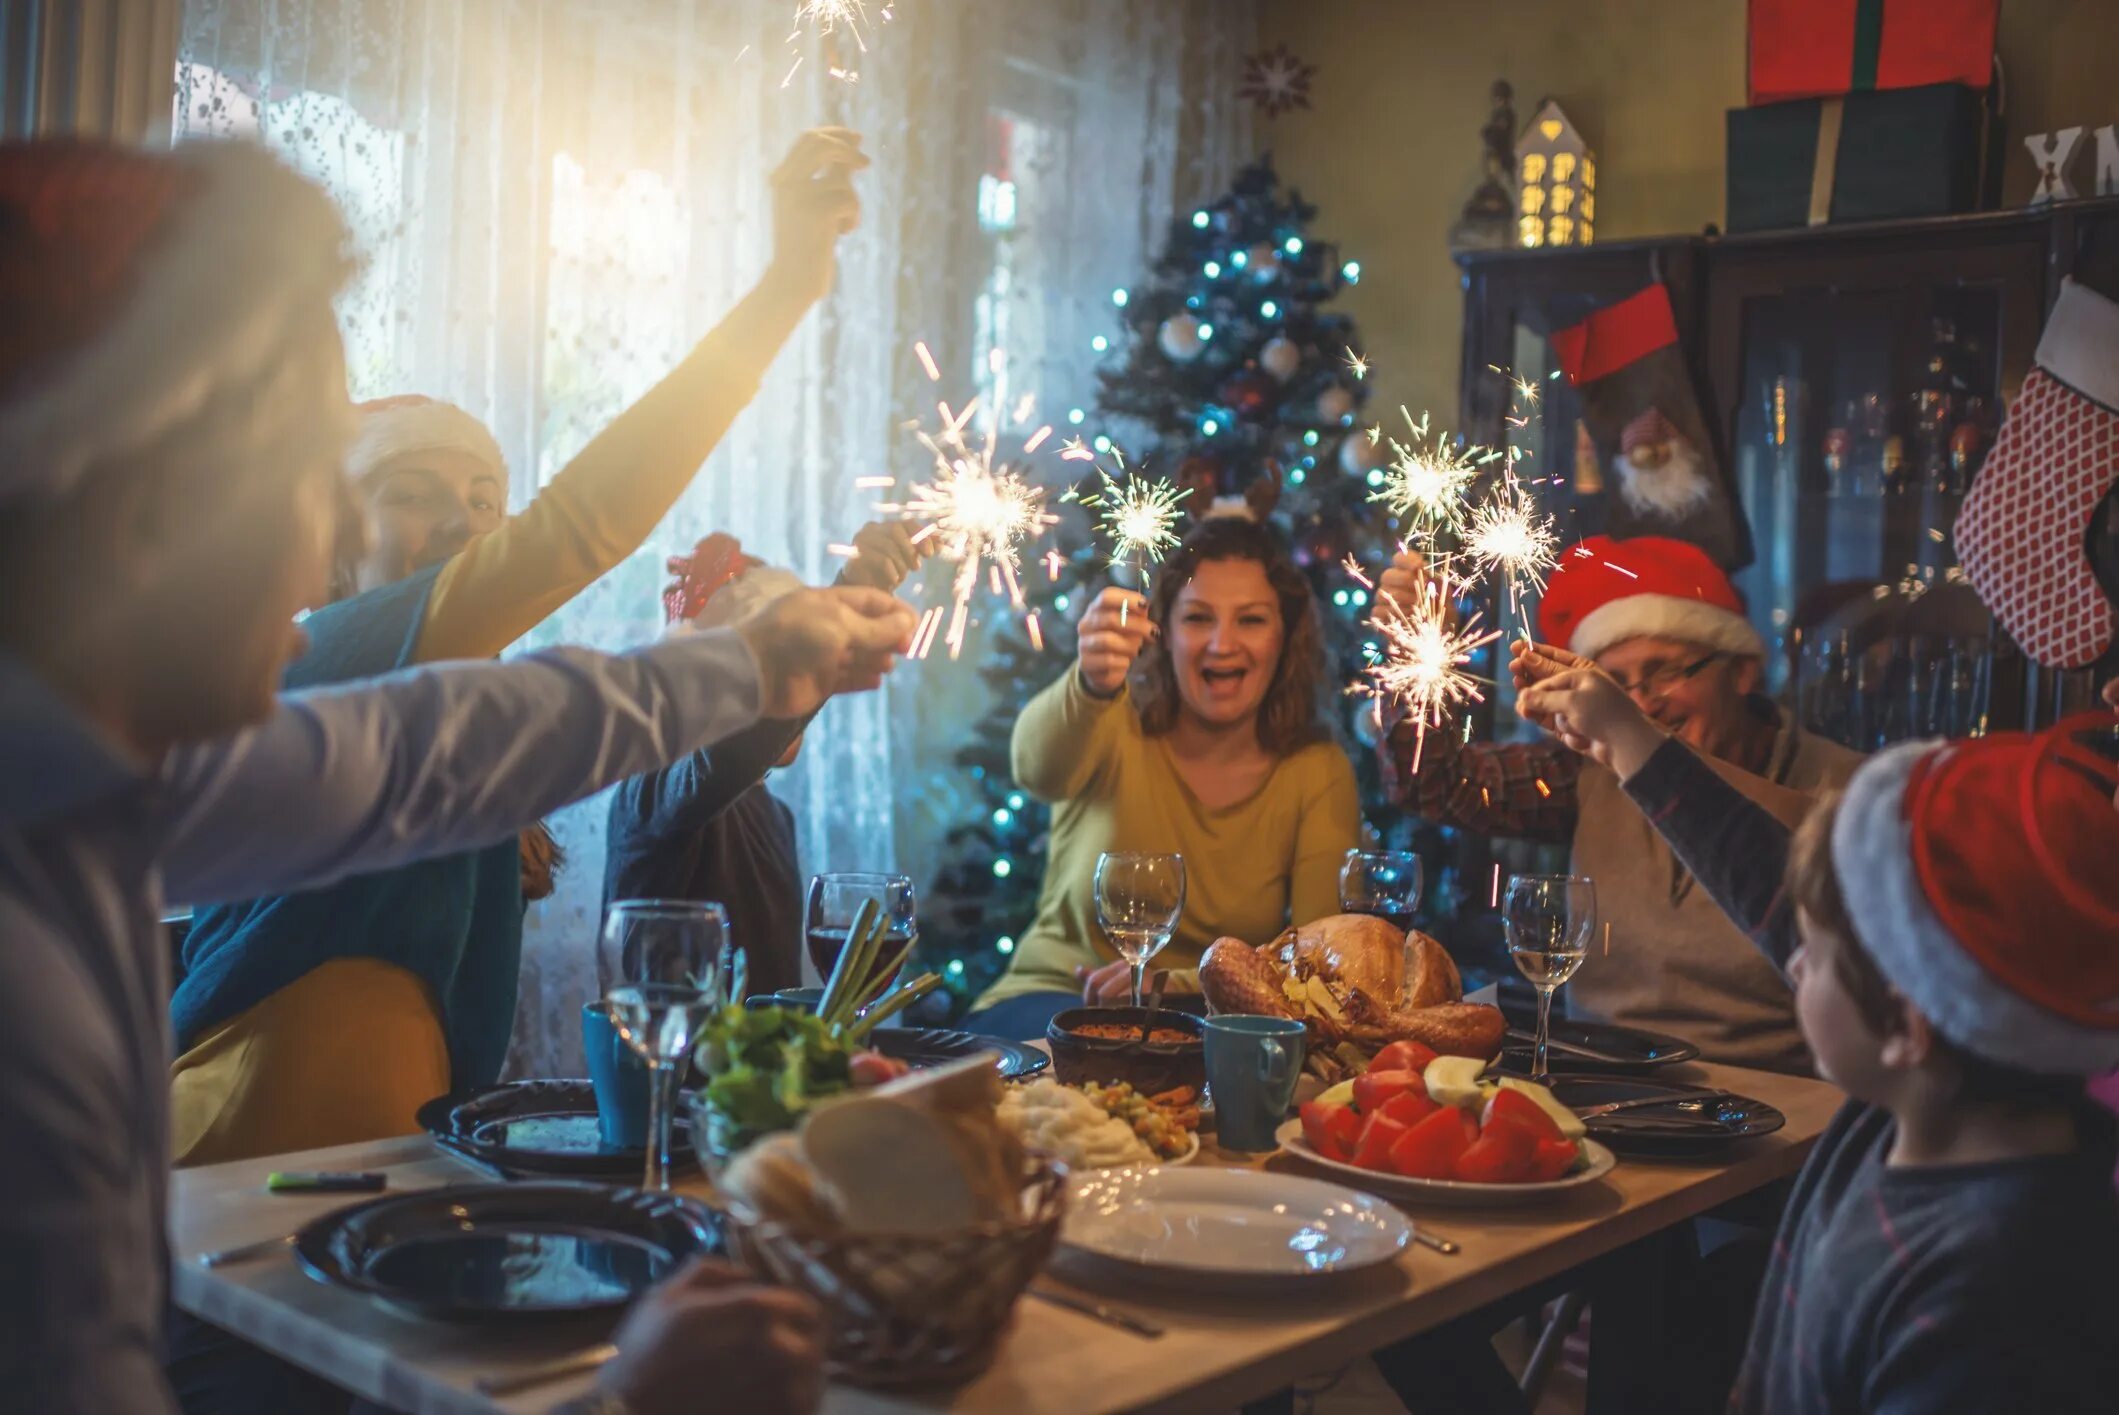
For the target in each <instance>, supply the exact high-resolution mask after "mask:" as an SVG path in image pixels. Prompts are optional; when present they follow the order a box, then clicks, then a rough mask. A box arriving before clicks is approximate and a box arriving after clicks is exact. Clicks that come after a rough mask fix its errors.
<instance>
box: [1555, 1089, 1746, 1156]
mask: <svg viewBox="0 0 2119 1415" xmlns="http://www.w3.org/2000/svg"><path fill="white" fill-rule="evenodd" d="M1699 1089H1700V1087H1698V1086H1697V1085H1690V1084H1686V1083H1683V1082H1678V1081H1662V1080H1657V1079H1655V1078H1654V1077H1649V1076H1586V1075H1572V1076H1554V1077H1553V1078H1552V1093H1553V1095H1554V1096H1555V1097H1557V1098H1558V1099H1559V1101H1560V1103H1561V1104H1562V1105H1564V1106H1567V1107H1569V1108H1570V1109H1573V1110H1583V1109H1587V1108H1588V1107H1590V1106H1595V1105H1609V1104H1611V1103H1612V1102H1614V1101H1630V1100H1639V1099H1644V1098H1646V1097H1649V1096H1655V1095H1670V1096H1676V1095H1681V1094H1683V1093H1684V1092H1687V1091H1697V1090H1699ZM1699 1105H1700V1109H1697V1110H1685V1109H1680V1108H1679V1107H1678V1103H1677V1102H1676V1101H1673V1102H1671V1104H1669V1105H1644V1106H1636V1107H1634V1108H1633V1109H1632V1110H1622V1111H1617V1112H1615V1113H1613V1114H1611V1115H1599V1116H1592V1117H1590V1118H1589V1119H1587V1120H1585V1121H1583V1122H1582V1123H1583V1124H1584V1125H1586V1126H1588V1127H1589V1134H1590V1138H1592V1139H1594V1140H1596V1141H1598V1142H1599V1143H1600V1144H1603V1145H1605V1146H1607V1147H1608V1148H1610V1149H1611V1150H1612V1151H1613V1152H1614V1153H1616V1154H1621V1155H1626V1156H1629V1157H1632V1158H1635V1159H1692V1158H1697V1157H1700V1156H1703V1155H1712V1154H1715V1153H1717V1152H1719V1151H1721V1150H1723V1149H1725V1148H1727V1147H1728V1146H1729V1145H1731V1144H1734V1143H1735V1142H1736V1141H1738V1140H1744V1139H1749V1138H1750V1137H1752V1136H1754V1135H1771V1134H1772V1133H1773V1132H1774V1131H1776V1130H1778V1129H1780V1128H1781V1127H1782V1126H1783V1125H1786V1124H1787V1123H1788V1117H1787V1116H1785V1115H1782V1114H1781V1113H1780V1112H1779V1111H1778V1110H1776V1109H1774V1108H1773V1107H1772V1106H1770V1105H1767V1104H1766V1103H1765V1102H1764V1101H1755V1100H1752V1099H1751V1098H1750V1097H1749V1096H1722V1097H1719V1098H1711V1099H1708V1098H1703V1099H1701V1100H1700V1102H1699Z"/></svg>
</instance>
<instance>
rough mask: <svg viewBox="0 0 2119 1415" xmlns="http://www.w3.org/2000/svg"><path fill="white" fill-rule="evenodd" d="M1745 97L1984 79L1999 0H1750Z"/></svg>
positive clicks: (1767, 99)
mask: <svg viewBox="0 0 2119 1415" xmlns="http://www.w3.org/2000/svg"><path fill="white" fill-rule="evenodd" d="M1750 6H1751V9H1750V26H1749V40H1750V47H1751V62H1750V90H1751V100H1750V101H1751V102H1752V103H1754V104H1758V103H1780V102H1784V101H1786V100H1788V99H1792V98H1828V97H1832V96H1834V95H1839V94H1850V93H1868V92H1872V91H1877V90H1888V89H1901V88H1919V87H1922V86H1924V85H1927V84H1945V83H1957V84H1964V85H1965V86H1966V87H1968V88H1974V89H1983V88H1985V87H1986V86H1987V83H1988V81H1989V78H1990V76H1991V74H1992V71H1993V65H1994V27H1995V23H1996V16H1997V13H1998V11H1999V9H2000V0H1750Z"/></svg>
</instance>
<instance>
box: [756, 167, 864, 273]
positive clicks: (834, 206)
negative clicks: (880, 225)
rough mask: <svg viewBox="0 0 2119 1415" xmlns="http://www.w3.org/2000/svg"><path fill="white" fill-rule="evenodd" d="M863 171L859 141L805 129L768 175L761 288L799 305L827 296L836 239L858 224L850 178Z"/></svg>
mask: <svg viewBox="0 0 2119 1415" xmlns="http://www.w3.org/2000/svg"><path fill="white" fill-rule="evenodd" d="M867 165H868V156H867V154H866V153H864V152H862V151H861V135H860V134H859V133H857V132H854V131H853V130H852V129H850V128H811V129H810V130H809V131H808V132H806V133H804V134H802V136H800V137H799V138H796V139H795V145H794V146H793V147H792V148H790V149H788V153H787V157H786V160H784V161H783V162H781V164H780V165H779V166H778V167H777V168H775V169H774V170H773V175H772V178H771V183H772V197H773V258H772V268H771V270H770V271H769V272H768V278H767V280H766V282H765V283H766V285H767V286H769V287H770V288H772V289H774V290H777V291H781V292H783V293H785V294H786V295H787V296H788V297H789V298H791V299H795V300H799V301H800V302H801V303H803V304H804V305H811V304H815V303H816V302H817V301H818V300H821V299H823V298H824V297H825V296H826V295H828V294H830V293H831V280H832V273H833V269H834V253H835V251H836V248H837V246H838V242H839V238H840V237H841V236H843V235H845V234H847V233H848V232H849V231H852V230H853V229H854V228H855V227H856V226H858V225H860V224H861V199H860V197H859V196H857V195H855V193H854V188H853V174H854V173H856V172H858V171H860V170H861V169H862V168H863V167H866V166H867Z"/></svg>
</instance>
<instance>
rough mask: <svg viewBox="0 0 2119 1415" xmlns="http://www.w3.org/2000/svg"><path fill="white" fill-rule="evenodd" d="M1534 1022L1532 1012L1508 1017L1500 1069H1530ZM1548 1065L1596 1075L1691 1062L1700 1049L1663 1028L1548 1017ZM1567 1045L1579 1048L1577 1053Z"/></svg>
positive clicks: (1525, 1072) (1524, 1072)
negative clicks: (1524, 1019)
mask: <svg viewBox="0 0 2119 1415" xmlns="http://www.w3.org/2000/svg"><path fill="white" fill-rule="evenodd" d="M1536 1025H1537V1022H1536V1018H1535V1017H1533V1018H1532V1019H1531V1021H1530V1022H1529V1023H1527V1024H1525V1023H1521V1022H1519V1021H1518V1019H1517V1018H1516V1017H1514V1016H1513V1015H1511V1016H1510V1017H1509V1028H1508V1040H1507V1041H1506V1042H1505V1043H1503V1044H1502V1050H1501V1069H1502V1070H1503V1071H1513V1072H1516V1073H1517V1074H1519V1075H1523V1076H1528V1075H1530V1074H1531V1065H1532V1055H1531V1053H1532V1050H1533V1042H1534V1040H1535V1037H1536V1033H1535V1031H1534V1030H1533V1029H1534V1028H1535V1027H1536ZM1552 1040H1553V1042H1554V1043H1555V1045H1554V1046H1553V1048H1552V1052H1551V1060H1552V1069H1553V1070H1554V1071H1555V1072H1562V1071H1580V1072H1591V1073H1595V1074H1597V1075H1606V1076H1608V1075H1639V1074H1641V1073H1644V1072H1650V1071H1655V1070H1658V1069H1660V1068H1662V1067H1665V1066H1675V1065H1676V1064H1677V1063H1679V1062H1681V1061H1691V1060H1692V1059H1693V1058H1695V1057H1697V1056H1698V1055H1699V1054H1700V1049H1699V1048H1698V1047H1696V1046H1694V1045H1693V1044H1692V1043H1691V1042H1688V1041H1686V1040H1685V1039H1684V1038H1682V1037H1673V1036H1668V1035H1666V1034H1665V1033H1662V1032H1649V1031H1644V1030H1642V1029H1641V1028H1639V1027H1618V1026H1614V1025H1612V1024H1611V1023H1608V1022H1572V1021H1563V1020H1561V1019H1559V1018H1554V1019H1553V1024H1552ZM1570 1048H1579V1049H1580V1052H1581V1053H1588V1054H1587V1055H1583V1054H1578V1053H1577V1052H1576V1051H1574V1050H1570Z"/></svg>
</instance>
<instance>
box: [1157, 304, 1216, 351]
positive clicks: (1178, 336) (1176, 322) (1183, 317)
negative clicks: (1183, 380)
mask: <svg viewBox="0 0 2119 1415" xmlns="http://www.w3.org/2000/svg"><path fill="white" fill-rule="evenodd" d="M1199 328H1200V325H1199V316H1198V315H1196V314H1193V313H1191V312H1190V311H1186V312H1184V313H1181V314H1173V315H1171V316H1170V317H1169V318H1168V319H1166V320H1164V321H1163V322H1162V327H1161V328H1160V329H1158V330H1156V331H1155V343H1156V346H1157V347H1158V348H1160V349H1161V350H1162V351H1163V353H1165V354H1167V355H1168V356H1169V357H1170V358H1171V359H1172V360H1173V361H1175V362H1177V363H1180V364H1188V363H1190V362H1192V360H1194V359H1196V358H1198V357H1199V355H1200V353H1201V351H1202V350H1204V349H1205V348H1206V347H1207V341H1206V340H1205V339H1203V338H1201V337H1200V333H1199Z"/></svg>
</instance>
